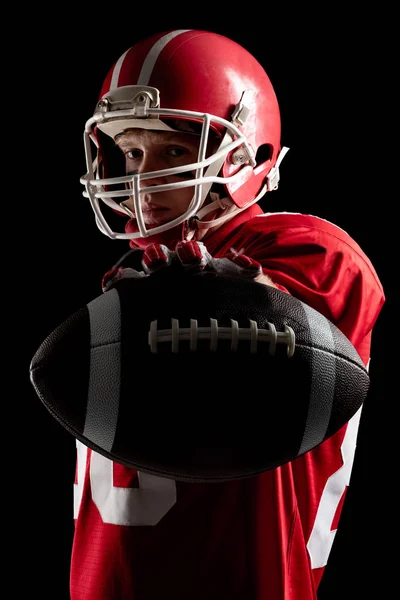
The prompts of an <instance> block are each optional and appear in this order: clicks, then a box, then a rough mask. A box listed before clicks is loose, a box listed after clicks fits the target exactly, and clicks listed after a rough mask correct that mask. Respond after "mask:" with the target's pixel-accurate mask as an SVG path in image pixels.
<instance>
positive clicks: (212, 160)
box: [81, 86, 255, 239]
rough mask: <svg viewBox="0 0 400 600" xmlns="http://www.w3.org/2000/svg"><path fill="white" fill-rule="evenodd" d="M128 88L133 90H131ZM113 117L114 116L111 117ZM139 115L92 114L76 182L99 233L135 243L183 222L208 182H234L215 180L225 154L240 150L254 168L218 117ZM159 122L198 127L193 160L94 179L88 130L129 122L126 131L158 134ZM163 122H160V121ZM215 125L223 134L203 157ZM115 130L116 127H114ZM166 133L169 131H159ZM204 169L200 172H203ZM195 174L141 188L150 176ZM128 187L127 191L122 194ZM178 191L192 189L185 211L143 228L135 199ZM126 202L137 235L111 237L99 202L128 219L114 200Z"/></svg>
mask: <svg viewBox="0 0 400 600" xmlns="http://www.w3.org/2000/svg"><path fill="white" fill-rule="evenodd" d="M131 87H134V86H131ZM116 113H117V115H116ZM141 114H143V116H141V117H138V114H137V110H136V109H135V108H134V109H128V110H127V109H123V110H121V109H119V110H118V111H116V110H112V111H106V112H97V113H95V115H94V116H93V117H92V118H91V119H89V120H88V121H87V123H86V127H85V132H84V147H85V154H86V165H87V173H86V174H85V175H84V176H83V177H82V178H81V183H82V184H83V185H84V186H85V191H84V192H83V195H84V196H85V197H87V198H89V200H90V203H91V206H92V208H93V210H94V212H95V217H96V223H97V226H98V227H99V229H100V230H101V231H102V233H104V234H105V235H107V236H108V237H110V238H113V239H135V238H144V237H148V236H150V235H155V234H158V233H161V232H164V231H167V230H169V229H172V228H173V227H175V226H177V225H179V224H181V223H183V222H184V221H187V220H188V219H190V218H191V217H193V216H194V215H196V213H197V212H198V210H199V209H200V208H201V206H202V205H203V203H204V201H205V198H206V197H207V194H208V193H209V190H210V188H211V186H212V184H213V183H222V184H224V183H225V184H226V183H229V182H232V181H234V180H235V179H236V178H238V177H241V169H240V170H239V171H238V172H236V173H235V174H234V175H232V176H230V177H219V176H218V173H219V171H220V170H221V167H222V165H223V164H224V162H225V160H226V157H227V155H228V153H229V152H231V151H232V150H233V149H235V148H237V147H238V146H242V147H243V148H244V150H245V152H246V153H247V155H248V156H249V162H248V164H250V165H251V167H254V166H255V161H254V158H253V152H252V149H251V148H250V146H249V145H248V143H247V141H246V138H245V136H244V135H243V133H242V132H241V131H240V130H239V129H238V128H237V127H236V126H235V125H234V124H233V123H231V122H229V121H227V120H225V119H222V118H220V117H217V116H214V115H209V114H205V113H198V112H194V111H181V110H175V109H159V108H149V107H148V106H147V107H146V108H145V110H144V109H143V107H141ZM161 118H167V119H168V118H175V119H186V120H189V121H195V122H197V123H199V122H200V123H201V124H202V128H201V135H200V142H199V150H198V161H197V162H196V163H191V164H188V165H182V166H180V167H174V168H171V169H164V170H161V171H153V172H147V173H141V174H133V175H132V174H131V175H124V176H122V177H109V178H100V176H99V165H98V160H97V158H96V159H93V155H92V147H91V144H92V142H93V143H94V144H95V146H96V147H97V148H98V143H97V141H96V136H95V134H94V127H95V126H96V125H97V126H98V127H99V128H100V129H101V127H102V124H103V123H106V124H110V123H114V126H115V124H117V123H118V121H121V124H122V121H123V122H124V124H125V123H127V122H129V123H132V125H131V127H141V126H142V127H144V128H147V129H153V127H154V129H155V130H157V129H164V127H158V126H157V124H158V123H160V119H161ZM161 123H163V122H161ZM211 123H215V124H216V125H219V126H222V127H223V128H225V129H226V133H225V136H224V138H223V140H222V141H221V143H220V145H219V147H218V150H217V151H216V152H214V153H213V154H212V155H211V156H209V157H208V158H206V149H207V144H208V139H209V134H210V124H211ZM117 126H118V125H117ZM165 129H170V130H171V128H170V127H165ZM205 169H206V171H204V170H205ZM187 171H190V172H193V171H195V176H194V178H192V179H186V180H185V181H179V182H174V183H168V184H161V185H152V186H151V187H149V186H148V187H146V186H145V185H144V186H143V182H145V181H146V180H148V179H151V178H155V177H165V176H169V175H176V174H179V173H184V172H187ZM116 185H119V186H121V185H123V186H124V189H119V190H114V191H112V190H110V188H111V187H112V186H116ZM127 187H128V189H126V188H127ZM184 187H194V188H195V190H194V195H193V198H192V200H191V202H190V204H189V206H188V208H187V210H186V211H185V212H184V213H183V214H182V215H181V216H180V217H178V218H176V219H174V220H171V221H170V222H168V223H165V224H162V225H160V226H158V227H153V228H147V227H146V225H145V223H144V218H143V214H142V210H141V202H140V194H143V193H145V192H149V191H151V193H152V194H153V193H157V192H161V191H169V190H177V189H181V188H184ZM122 197H124V198H129V197H133V204H134V210H135V218H136V221H137V225H138V228H139V231H138V232H135V233H125V232H116V231H113V229H112V228H111V227H110V225H109V223H108V221H107V219H106V217H105V216H104V214H103V210H102V206H101V203H104V204H105V205H107V206H108V207H110V208H112V209H114V210H115V211H117V212H118V213H120V214H121V213H124V214H126V215H127V216H128V217H129V218H132V217H133V213H132V212H131V211H130V210H129V208H128V207H127V206H126V205H125V203H124V202H121V203H120V202H119V201H116V200H115V199H116V198H122Z"/></svg>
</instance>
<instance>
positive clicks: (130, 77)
mask: <svg viewBox="0 0 400 600" xmlns="http://www.w3.org/2000/svg"><path fill="white" fill-rule="evenodd" d="M128 85H148V86H152V87H155V88H157V89H158V90H159V92H160V105H161V108H166V109H176V110H189V111H195V112H200V113H203V114H204V113H208V114H210V115H215V116H217V117H221V118H223V119H226V120H227V121H232V113H233V111H234V108H235V106H236V105H237V104H238V103H239V101H240V100H241V97H242V94H243V92H244V91H246V90H252V91H253V101H252V106H250V113H249V116H248V118H247V120H246V121H245V123H244V124H243V125H239V129H240V130H241V131H242V132H243V133H244V135H245V136H246V139H247V141H248V143H249V144H250V145H251V147H252V148H253V150H254V153H255V154H256V153H257V151H258V150H259V148H260V147H261V146H263V147H264V149H265V150H267V152H265V153H264V157H263V159H262V162H260V163H259V164H257V166H256V167H254V168H253V167H251V168H249V167H248V166H247V167H245V168H244V172H243V178H241V179H240V182H238V181H236V182H235V183H234V184H233V185H230V184H227V185H226V186H225V187H226V190H227V192H228V194H229V196H230V198H231V199H232V200H233V202H234V203H235V204H236V205H237V206H239V207H242V206H244V205H246V204H247V203H250V202H251V201H252V200H253V199H254V198H255V197H256V195H257V194H258V193H259V191H260V190H261V189H262V187H263V185H264V183H265V179H266V176H267V174H268V173H269V171H270V170H271V168H272V167H274V166H275V163H276V160H277V157H278V155H279V152H280V149H281V146H280V136H281V121H280V110H279V105H278V101H277V98H276V95H275V91H274V88H273V86H272V83H271V81H270V79H269V77H268V75H267V73H266V72H265V70H264V68H263V67H262V66H261V64H260V63H259V62H258V61H257V60H256V59H255V57H254V56H253V55H252V54H250V52H248V51H247V50H246V49H244V48H243V47H242V46H241V45H239V44H238V43H237V42H235V41H233V40H230V39H228V38H226V37H224V36H222V35H220V34H217V33H211V32H208V31H199V30H174V31H166V32H162V33H157V34H155V35H152V36H151V37H148V38H146V39H144V40H142V41H140V42H138V43H137V44H135V45H134V46H132V47H131V48H129V49H128V50H127V51H126V52H125V53H124V54H123V55H122V56H121V57H120V58H119V59H118V61H116V63H115V64H114V65H113V67H112V68H111V69H110V71H109V72H108V74H107V77H106V79H105V81H104V84H103V87H102V89H101V93H100V98H101V97H102V96H103V95H104V94H106V93H107V92H109V91H110V90H112V89H115V88H116V87H121V86H128ZM218 127H219V126H216V128H217V129H218ZM268 150H269V152H268ZM239 169H243V166H242V165H235V164H233V163H232V162H231V160H230V157H229V156H228V157H227V158H226V160H225V163H224V165H223V167H222V174H223V176H224V177H226V176H229V175H232V174H233V173H235V172H237V171H238V170H239Z"/></svg>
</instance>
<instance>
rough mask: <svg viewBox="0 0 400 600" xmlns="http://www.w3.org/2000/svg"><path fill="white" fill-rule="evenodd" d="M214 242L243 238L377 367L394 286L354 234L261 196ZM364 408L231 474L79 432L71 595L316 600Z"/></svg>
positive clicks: (249, 251)
mask: <svg viewBox="0 0 400 600" xmlns="http://www.w3.org/2000/svg"><path fill="white" fill-rule="evenodd" d="M203 241H204V242H205V245H206V246H207V249H208V250H209V252H210V253H211V254H212V255H213V256H216V257H221V256H223V255H224V254H225V253H227V252H228V251H229V250H230V249H231V248H234V249H235V250H236V251H241V252H243V253H244V254H246V255H248V256H250V257H252V258H254V259H256V260H257V261H259V262H260V263H261V264H262V266H263V269H264V271H265V273H266V274H268V275H269V276H270V277H271V278H272V280H273V281H274V282H275V283H276V284H277V285H278V286H279V287H280V288H281V289H284V290H286V291H287V292H288V293H290V294H292V295H294V296H296V297H297V298H299V299H301V300H302V301H304V302H306V303H307V304H309V305H310V306H312V307H313V308H314V309H316V310H318V311H319V312H321V313H322V314H323V315H325V317H327V318H328V319H330V320H331V321H332V322H333V323H335V325H336V326H337V327H338V328H339V329H341V330H342V331H343V333H344V334H345V335H346V336H347V337H348V338H349V339H350V341H351V342H352V343H353V344H354V346H355V347H356V349H357V350H358V352H359V354H360V355H361V357H362V359H363V361H364V363H365V364H366V365H367V364H368V362H369V357H370V343H371V331H372V328H373V326H374V323H375V321H376V319H377V317H378V315H379V312H380V310H381V307H382V305H383V303H384V293H383V290H382V286H381V283H380V281H379V279H378V277H377V274H376V272H375V270H374V268H373V266H372V264H371V262H370V261H369V259H368V258H367V257H366V255H365V254H364V253H363V251H362V250H361V248H360V247H359V246H358V245H357V243H356V242H355V241H354V240H353V239H352V238H351V237H350V236H349V235H348V234H347V233H346V232H345V231H343V230H342V229H340V228H339V227H337V226H336V225H333V224H332V223H330V222H328V221H326V220H324V219H321V218H318V217H314V216H310V215H302V214H294V213H273V214H263V213H262V211H261V210H260V208H259V207H258V206H253V207H251V208H250V209H248V210H247V211H246V212H245V213H242V214H239V215H238V216H237V217H236V218H235V219H232V221H229V222H228V223H226V224H225V225H224V226H222V227H221V228H219V229H218V230H217V231H216V232H214V233H213V234H212V235H209V236H208V237H207V239H205V240H203ZM359 419H360V411H358V413H357V414H356V415H355V416H354V417H353V418H352V419H351V421H350V422H349V423H348V424H346V425H345V426H344V427H342V429H341V430H340V431H338V432H337V433H336V434H335V435H334V436H332V437H331V438H329V439H328V440H326V441H325V442H324V443H323V444H321V445H320V446H318V447H317V448H315V449H313V450H312V451H310V452H308V453H306V454H305V455H303V456H300V457H299V458H297V459H296V460H294V461H292V462H290V463H288V464H285V465H283V466H281V467H279V468H276V469H273V470H270V471H266V472H265V473H262V474H260V475H257V476H255V477H251V478H248V479H243V480H235V481H230V482H229V481H228V482H220V483H186V482H180V481H175V480H172V479H167V478H163V477H157V476H154V475H149V474H145V473H141V472H138V471H137V470H135V469H132V468H127V467H125V466H122V465H119V464H116V463H112V462H111V461H110V460H108V459H107V458H105V457H103V456H101V455H99V454H97V453H96V452H94V451H92V450H90V449H88V448H87V447H86V446H84V445H83V444H82V443H80V442H77V470H76V479H75V484H74V516H75V534H74V540H73V550H72V560H71V576H70V593H71V600H156V599H157V600H159V599H161V598H168V599H171V600H172V599H173V600H205V599H207V600H316V598H317V595H316V591H317V588H318V585H319V582H320V580H321V577H322V574H323V571H324V568H325V566H326V564H327V561H328V558H329V554H330V551H331V547H332V543H333V540H334V538H335V533H336V530H337V526H338V521H339V517H340V514H341V510H342V506H343V500H344V497H345V494H346V490H347V487H348V485H349V480H350V475H351V471H352V466H353V459H354V453H355V448H356V439H357V432H358V425H359Z"/></svg>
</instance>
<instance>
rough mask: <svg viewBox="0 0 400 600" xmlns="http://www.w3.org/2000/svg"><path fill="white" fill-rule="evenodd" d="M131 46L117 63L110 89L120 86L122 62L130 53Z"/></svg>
mask: <svg viewBox="0 0 400 600" xmlns="http://www.w3.org/2000/svg"><path fill="white" fill-rule="evenodd" d="M129 50H130V48H128V50H127V51H126V52H124V53H123V55H122V56H120V57H119V59H118V61H117V62H116V64H115V67H114V71H113V74H112V77H111V83H110V90H115V89H116V88H117V87H118V79H119V74H120V72H121V67H122V63H123V62H124V59H125V56H126V55H127V54H128V52H129Z"/></svg>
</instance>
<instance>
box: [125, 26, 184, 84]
mask: <svg viewBox="0 0 400 600" xmlns="http://www.w3.org/2000/svg"><path fill="white" fill-rule="evenodd" d="M187 31H190V29H177V30H176V31H171V33H167V35H164V36H163V37H162V38H160V39H159V40H158V42H156V43H155V44H154V46H153V47H152V49H151V50H150V52H149V53H148V55H147V56H146V58H145V60H144V62H143V66H142V70H141V71H140V75H139V78H138V81H137V85H148V83H149V80H150V77H151V74H152V72H153V68H154V65H155V64H156V62H157V58H158V57H159V55H160V53H161V51H162V50H163V49H164V48H165V46H166V45H167V44H168V42H170V41H171V40H173V39H174V37H176V36H177V35H180V34H181V33H186V32H187Z"/></svg>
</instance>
